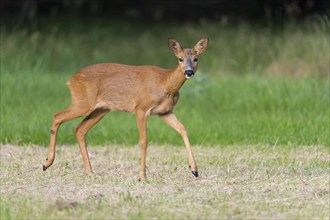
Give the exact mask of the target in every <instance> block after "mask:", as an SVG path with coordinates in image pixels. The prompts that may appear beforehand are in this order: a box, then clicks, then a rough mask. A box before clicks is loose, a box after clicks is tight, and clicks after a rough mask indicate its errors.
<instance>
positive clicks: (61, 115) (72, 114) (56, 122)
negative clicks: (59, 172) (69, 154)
mask: <svg viewBox="0 0 330 220" xmlns="http://www.w3.org/2000/svg"><path fill="white" fill-rule="evenodd" d="M84 113H85V112H84V111H82V109H81V108H76V107H75V106H74V105H71V106H69V107H68V108H67V109H65V110H63V111H61V112H58V113H55V114H54V115H53V122H52V127H51V130H50V143H49V152H48V157H47V158H46V161H45V164H44V165H43V170H44V171H45V170H46V169H47V168H48V167H50V166H51V165H52V164H53V162H54V159H55V148H56V138H57V132H58V129H59V127H60V125H61V124H62V123H63V122H66V121H70V120H73V119H75V118H78V117H81V116H83V115H84Z"/></svg>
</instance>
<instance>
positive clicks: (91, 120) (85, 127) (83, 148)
mask: <svg viewBox="0 0 330 220" xmlns="http://www.w3.org/2000/svg"><path fill="white" fill-rule="evenodd" d="M108 112H109V110H107V109H96V110H94V111H93V112H92V113H90V114H89V115H88V116H86V117H85V118H84V120H82V122H81V123H80V124H79V125H78V126H77V127H76V128H75V133H76V137H77V140H78V144H79V147H80V152H81V156H82V159H83V163H84V168H85V170H86V172H87V173H88V174H92V173H93V171H92V166H91V163H90V161H89V156H88V151H87V145H86V134H87V132H88V131H89V130H90V129H91V128H92V127H93V126H94V125H95V124H96V123H97V122H99V121H100V120H101V119H102V118H103V117H104V116H105V115H106V114H107V113H108Z"/></svg>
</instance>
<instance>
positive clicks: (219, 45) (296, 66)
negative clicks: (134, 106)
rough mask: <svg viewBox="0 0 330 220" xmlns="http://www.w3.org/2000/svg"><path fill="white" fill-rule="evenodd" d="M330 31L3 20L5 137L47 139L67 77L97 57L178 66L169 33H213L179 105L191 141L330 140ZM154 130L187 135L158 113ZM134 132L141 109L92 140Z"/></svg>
mask: <svg viewBox="0 0 330 220" xmlns="http://www.w3.org/2000/svg"><path fill="white" fill-rule="evenodd" d="M86 27H89V28H86ZM328 30H329V20H328V19H321V18H320V19H319V21H317V22H315V23H305V24H288V25H286V26H285V27H283V28H281V29H275V28H270V27H261V26H259V27H258V26H252V25H248V24H244V23H243V24H238V25H236V26H230V25H228V26H226V25H224V24H221V23H205V24H197V25H193V24H182V25H168V26H165V25H149V26H148V25H143V24H134V25H131V24H129V23H126V22H123V21H110V22H104V21H98V20H95V23H93V24H90V23H88V22H87V23H86V21H85V22H81V23H79V22H77V21H72V22H71V23H68V24H65V22H64V21H62V22H55V21H50V22H48V23H46V24H44V25H41V27H39V28H38V29H37V30H34V31H31V30H26V29H15V28H10V27H7V26H2V27H1V122H0V123H1V137H0V142H1V143H15V144H31V143H32V144H38V145H48V139H49V128H50V125H51V118H52V114H53V113H55V112H58V111H61V110H62V109H64V108H66V107H67V106H68V105H69V104H70V94H69V90H68V88H67V87H66V82H67V81H68V80H69V79H70V77H71V76H72V75H73V74H74V73H75V72H76V71H78V70H79V69H80V68H82V67H84V66H86V65H90V64H93V63H99V62H119V63H126V64H133V65H140V64H151V65H159V66H162V67H166V68H171V67H173V66H174V65H175V63H176V59H175V57H174V56H173V54H172V53H171V52H170V51H169V50H168V48H167V42H166V41H167V37H168V36H174V37H176V38H177V39H178V40H179V41H180V42H182V45H183V46H185V47H190V46H192V45H193V44H194V43H195V42H196V41H197V40H198V39H199V38H201V37H203V36H206V35H207V36H208V37H209V38H210V46H209V49H208V51H207V52H205V54H203V55H202V56H201V58H200V64H199V70H198V72H197V75H196V77H195V78H194V79H192V80H190V81H188V82H187V83H186V84H185V85H184V86H183V88H182V91H181V98H180V101H179V103H178V105H177V106H176V109H175V113H176V114H177V116H178V118H179V119H180V120H181V121H182V122H183V124H184V125H185V126H186V128H187V130H188V132H189V135H190V139H191V142H192V144H193V145H202V144H203V145H215V144H221V145H228V144H259V143H260V144H271V145H276V144H284V145H326V146H330V140H329V132H330V130H329V123H330V122H329V95H330V93H329V81H328V78H327V77H328V74H329V62H328V61H329V59H330V58H329V51H328V48H329V42H328V33H327V31H328ZM79 120H81V119H79ZM79 120H75V121H73V122H68V123H65V124H63V125H62V127H61V128H60V132H59V137H58V142H59V143H63V144H64V143H66V144H73V143H76V140H75V137H74V132H73V129H74V127H75V126H76V125H77V124H78V123H79ZM148 129H149V141H150V142H152V143H159V144H165V143H167V144H175V145H179V144H181V143H182V141H181V138H180V137H179V135H178V134H176V133H175V132H174V131H172V130H171V129H170V128H168V127H167V126H166V125H165V124H163V123H162V122H161V121H160V120H159V119H158V118H157V117H152V118H151V119H150V120H149V123H148ZM137 140H138V134H137V129H136V122H135V119H134V115H131V114H127V113H119V112H111V113H110V114H109V115H107V116H106V117H105V119H103V120H102V121H101V122H100V123H99V124H98V125H97V126H96V127H95V128H93V129H92V130H91V132H90V133H89V137H88V142H89V143H90V144H92V145H97V144H104V143H120V144H136V143H137Z"/></svg>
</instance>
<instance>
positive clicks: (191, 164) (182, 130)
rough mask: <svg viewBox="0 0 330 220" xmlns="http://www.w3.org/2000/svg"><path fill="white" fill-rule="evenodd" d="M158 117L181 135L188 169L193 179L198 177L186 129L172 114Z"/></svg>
mask: <svg viewBox="0 0 330 220" xmlns="http://www.w3.org/2000/svg"><path fill="white" fill-rule="evenodd" d="M159 117H160V118H161V119H162V120H163V121H164V122H165V123H166V124H168V125H169V126H171V127H172V128H174V129H175V130H176V131H177V132H178V133H179V134H181V136H182V139H183V141H184V144H185V146H186V151H187V156H188V161H189V168H190V170H191V172H192V174H193V175H194V176H195V177H198V170H197V165H196V161H195V158H194V155H193V152H192V150H191V147H190V143H189V139H188V134H187V131H186V128H185V127H184V126H183V125H182V124H181V122H180V121H179V120H178V119H177V118H176V116H175V115H174V114H173V113H172V112H170V113H167V114H165V115H159Z"/></svg>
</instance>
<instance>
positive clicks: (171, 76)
mask: <svg viewBox="0 0 330 220" xmlns="http://www.w3.org/2000/svg"><path fill="white" fill-rule="evenodd" d="M168 45H169V48H170V49H171V50H172V51H173V53H174V54H175V55H176V56H177V57H178V58H179V59H182V60H183V61H182V60H181V61H180V62H179V64H178V65H177V66H176V67H175V68H173V69H170V70H166V69H163V68H160V67H157V66H130V65H124V64H112V63H102V64H95V65H91V66H88V67H85V68H83V69H82V70H80V71H79V72H77V73H76V74H75V75H74V76H73V77H72V78H71V79H70V80H69V82H68V86H69V88H70V91H71V96H72V104H71V105H70V106H69V107H68V108H67V109H65V110H63V111H61V112H59V113H56V114H54V116H53V123H52V128H51V131H52V132H51V134H52V135H51V138H50V148H49V153H48V160H46V162H45V165H44V170H46V169H47V168H48V167H49V166H51V165H52V163H53V161H54V159H55V146H56V136H57V132H58V128H59V126H60V125H61V124H62V123H63V122H66V121H69V120H72V119H74V118H77V117H81V116H85V119H84V120H83V121H82V122H81V123H80V124H79V125H78V126H77V128H76V129H75V133H76V137H77V140H78V143H79V146H80V150H81V154H82V158H83V162H84V167H85V170H86V171H87V173H92V167H91V165H90V161H89V157H88V152H87V148H86V141H85V136H86V134H87V132H88V131H89V129H90V128H92V127H93V126H94V125H95V124H96V123H97V122H98V121H99V120H101V119H102V118H103V116H104V115H105V114H107V113H108V112H109V111H113V110H117V111H125V112H134V113H135V114H136V118H137V124H138V129H139V135H140V145H141V172H140V180H144V179H145V178H146V163H145V161H146V149H147V129H146V126H147V125H146V122H147V118H148V117H149V116H150V115H159V116H160V118H161V119H163V120H164V121H165V122H166V123H167V124H169V125H170V126H172V127H173V128H174V129H176V130H177V131H178V132H179V133H180V134H181V135H182V137H183V140H184V142H185V146H186V149H187V154H188V159H189V166H190V167H191V170H192V171H193V172H195V173H194V175H195V176H197V175H198V173H197V166H196V163H195V160H194V156H193V154H192V151H191V147H190V144H189V140H188V136H187V132H186V130H185V128H184V126H183V125H182V124H181V123H180V122H179V121H178V120H177V119H176V117H175V115H174V114H173V113H172V111H173V108H174V106H175V105H176V103H177V101H178V99H179V89H180V88H181V86H182V85H183V84H184V82H185V81H186V80H187V78H186V76H185V74H184V72H185V70H186V69H187V68H189V69H191V70H193V71H196V69H197V62H195V61H196V58H197V56H198V55H199V54H200V53H202V52H203V51H204V50H205V49H206V47H207V45H208V39H202V40H200V41H199V42H198V43H197V44H196V45H195V47H194V49H183V48H182V47H181V46H180V44H179V43H178V42H177V41H176V40H174V39H169V43H168ZM194 60H195V61H194ZM196 174H197V175H196Z"/></svg>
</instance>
